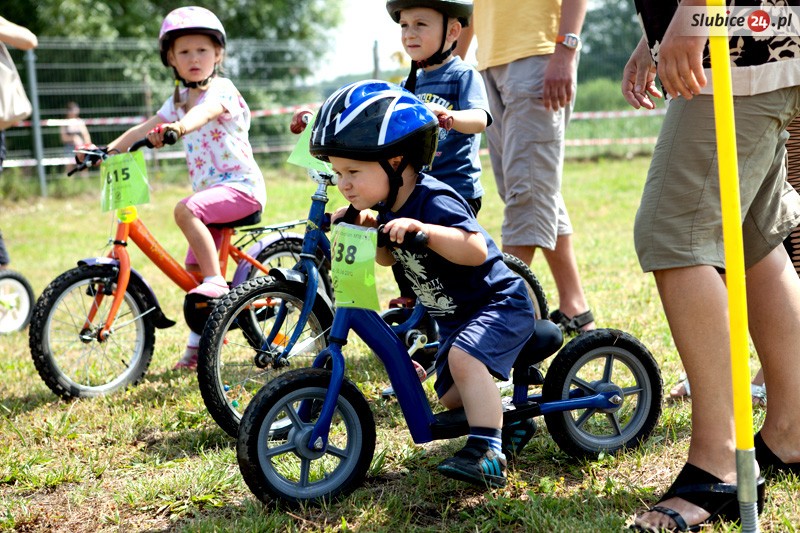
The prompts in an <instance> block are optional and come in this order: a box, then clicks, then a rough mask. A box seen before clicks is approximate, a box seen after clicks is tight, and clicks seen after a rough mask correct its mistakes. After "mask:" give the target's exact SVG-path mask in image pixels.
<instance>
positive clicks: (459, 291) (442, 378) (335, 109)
mask: <svg viewBox="0 0 800 533" xmlns="http://www.w3.org/2000/svg"><path fill="white" fill-rule="evenodd" d="M438 129H439V128H438V120H437V119H436V116H435V115H434V114H433V113H432V112H431V111H430V110H429V109H428V108H427V107H425V105H424V104H423V103H422V102H421V101H420V100H419V99H417V98H416V97H414V95H413V94H411V93H410V92H408V91H406V90H404V89H402V88H401V87H399V86H396V85H392V84H389V83H386V82H381V81H377V80H369V81H364V82H357V83H354V84H351V85H348V86H345V87H343V88H341V89H340V90H339V91H337V92H336V93H334V94H333V95H332V96H331V97H329V98H328V99H327V100H326V102H325V103H324V104H323V106H322V108H321V109H320V111H319V113H318V114H317V117H316V120H315V123H314V129H313V131H312V134H311V143H310V149H311V153H312V154H313V155H314V156H316V157H318V158H320V159H324V160H328V161H330V162H331V164H332V166H333V169H334V171H335V173H336V174H337V176H338V184H337V185H338V187H339V190H340V192H341V193H342V194H343V195H344V196H345V198H346V199H347V200H348V201H349V202H350V204H351V206H352V207H354V208H355V209H356V210H358V211H359V214H358V217H357V218H356V222H355V223H356V224H360V225H363V226H370V227H377V226H378V225H379V224H385V230H384V231H385V232H386V233H388V235H389V237H390V239H391V240H392V241H394V242H398V243H401V242H402V241H403V239H404V237H405V235H406V233H407V232H410V231H424V232H425V233H427V235H428V236H429V239H430V240H429V243H428V247H427V248H426V249H425V250H423V251H419V252H417V251H414V252H411V251H406V250H400V249H394V250H392V251H391V252H390V251H388V250H386V249H379V250H378V257H377V261H378V262H379V263H380V264H382V265H391V264H393V263H395V262H398V263H400V264H401V265H402V267H403V272H404V274H405V276H406V277H407V279H408V280H409V282H410V284H411V286H412V287H413V288H414V291H415V293H416V295H417V297H418V298H419V300H420V301H421V302H423V303H424V305H425V306H426V308H427V310H428V312H429V313H430V314H431V316H432V317H434V319H435V320H436V321H437V324H438V326H439V331H440V348H439V352H438V353H437V355H436V372H437V381H436V385H435V389H436V393H437V395H438V396H439V398H440V401H441V402H442V404H443V405H444V406H445V407H447V408H449V409H453V408H456V407H460V406H463V407H464V410H465V412H466V415H467V420H468V422H469V425H470V435H469V437H468V439H467V443H466V446H465V447H464V448H463V449H462V450H460V451H459V452H458V453H456V455H455V456H454V457H452V458H449V459H447V460H445V461H444V462H442V463H441V464H440V465H439V471H440V472H441V473H442V474H444V475H446V476H449V477H453V478H456V479H461V480H464V481H468V482H471V483H475V484H478V485H485V486H489V487H502V486H505V484H506V464H507V463H506V455H505V453H506V452H505V450H504V447H503V434H502V431H501V429H500V428H501V426H502V421H503V414H502V405H501V401H500V393H499V391H498V389H497V387H496V385H495V383H494V380H493V377H495V378H499V379H507V378H508V374H509V372H510V370H511V368H512V365H513V363H514V360H515V359H516V357H517V355H518V353H519V351H520V350H521V349H522V347H523V346H524V345H525V343H526V342H527V340H528V339H529V338H530V336H531V334H532V333H533V331H534V327H535V325H536V322H535V319H534V317H533V305H532V303H531V300H530V297H529V296H528V293H527V290H526V289H525V286H524V282H523V281H522V279H521V278H519V277H518V276H516V275H515V274H514V273H513V272H511V271H510V270H509V269H508V267H506V265H505V263H504V262H503V257H502V254H501V252H500V250H499V249H498V247H497V246H496V245H495V243H494V241H493V240H492V238H491V237H490V236H489V234H488V233H487V232H486V231H485V230H484V229H483V228H482V227H481V226H480V225H479V224H478V223H477V220H476V219H475V215H474V214H473V212H472V210H471V209H470V207H469V205H468V204H467V203H466V201H465V200H464V199H463V198H462V197H461V196H460V195H459V194H458V193H456V192H455V191H454V190H453V189H452V188H451V187H449V186H448V185H446V184H444V183H442V182H441V181H439V180H436V179H432V178H431V177H430V176H428V175H426V174H423V173H420V170H421V169H423V167H425V166H427V165H429V164H430V162H431V160H432V159H433V155H434V152H435V150H436V146H437V138H438ZM370 209H373V210H376V211H377V215H376V214H375V213H373V212H372V211H370ZM341 215H342V210H340V211H339V212H337V213H336V214H335V215H334V218H337V217H338V216H341ZM554 329H555V327H554ZM546 332H547V329H546V328H544V329H543V331H542V334H547V333H546ZM556 333H557V330H556ZM537 334H539V332H538V331H537Z"/></svg>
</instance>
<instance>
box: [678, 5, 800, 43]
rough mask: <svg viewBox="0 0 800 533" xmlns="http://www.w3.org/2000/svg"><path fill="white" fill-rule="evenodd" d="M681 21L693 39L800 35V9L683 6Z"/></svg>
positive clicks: (680, 8) (687, 33)
mask: <svg viewBox="0 0 800 533" xmlns="http://www.w3.org/2000/svg"><path fill="white" fill-rule="evenodd" d="M677 16H678V18H679V20H680V21H681V26H682V29H683V30H684V31H682V32H681V33H682V34H683V35H690V36H705V37H708V36H723V35H726V34H727V35H729V36H749V37H780V36H800V8H797V7H786V6H784V7H752V6H728V7H724V6H719V7H714V6H709V7H703V6H701V7H696V6H681V7H679V8H678V15H677Z"/></svg>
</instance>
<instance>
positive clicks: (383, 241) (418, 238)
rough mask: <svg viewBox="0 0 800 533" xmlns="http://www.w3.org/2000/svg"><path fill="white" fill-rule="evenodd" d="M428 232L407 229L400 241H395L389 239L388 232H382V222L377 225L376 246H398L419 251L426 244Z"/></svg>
mask: <svg viewBox="0 0 800 533" xmlns="http://www.w3.org/2000/svg"><path fill="white" fill-rule="evenodd" d="M428 240H429V238H428V234H427V233H425V232H424V231H409V232H408V233H406V234H405V236H404V237H403V242H402V243H396V242H394V241H392V240H390V239H389V234H388V233H384V232H383V224H381V225H380V226H378V247H379V248H384V247H388V248H400V249H402V250H409V251H412V252H414V251H419V250H423V249H425V248H426V247H427V246H428Z"/></svg>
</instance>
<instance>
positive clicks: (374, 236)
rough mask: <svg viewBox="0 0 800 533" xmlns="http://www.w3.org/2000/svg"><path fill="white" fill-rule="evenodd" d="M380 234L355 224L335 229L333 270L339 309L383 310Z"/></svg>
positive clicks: (337, 226)
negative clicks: (377, 271) (377, 258)
mask: <svg viewBox="0 0 800 533" xmlns="http://www.w3.org/2000/svg"><path fill="white" fill-rule="evenodd" d="M377 249H378V231H377V230H376V229H375V228H365V227H363V226H354V225H352V224H344V223H342V224H337V225H335V226H334V227H333V241H332V245H331V270H332V277H333V293H334V296H335V298H336V307H358V308H361V309H372V310H374V311H377V310H378V309H380V306H379V305H378V290H377V288H376V286H375V252H376V250H377Z"/></svg>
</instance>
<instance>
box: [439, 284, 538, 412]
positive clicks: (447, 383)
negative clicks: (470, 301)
mask: <svg viewBox="0 0 800 533" xmlns="http://www.w3.org/2000/svg"><path fill="white" fill-rule="evenodd" d="M515 285H516V290H514V292H513V293H511V294H510V295H509V294H508V293H507V292H505V293H504V294H501V295H500V296H501V298H499V299H498V300H497V301H492V302H489V303H488V304H487V305H486V306H484V307H483V308H482V309H481V310H480V311H478V312H477V313H476V314H475V315H473V316H472V317H470V318H469V320H467V321H466V322H465V323H463V324H462V325H461V327H459V328H457V329H455V330H454V331H451V332H447V331H446V330H445V329H443V328H442V327H441V324H440V329H439V333H440V335H441V337H440V345H439V352H438V353H437V354H436V376H437V378H436V385H435V386H434V388H435V389H436V394H437V395H438V396H439V397H440V398H441V397H442V396H443V395H444V394H445V393H446V392H447V391H448V390H450V387H452V386H453V376H452V375H451V374H450V367H449V366H448V364H447V357H448V354H449V353H450V348H451V347H452V346H456V347H458V348H460V349H462V350H464V351H465V352H467V353H468V354H470V355H471V356H473V357H474V358H475V359H477V360H479V361H480V362H482V363H483V364H484V365H486V368H488V369H489V373H490V374H492V375H493V376H494V377H496V378H498V379H501V380H507V379H508V377H509V374H510V373H511V368H512V367H513V366H514V361H516V359H517V355H519V352H520V351H521V350H522V348H523V347H524V346H525V343H526V342H528V339H530V337H531V335H532V334H533V331H534V327H535V325H536V319H535V318H534V314H533V304H532V303H531V300H530V297H529V296H528V292H527V290H526V289H525V284H524V282H523V281H522V280H521V279H518V280H515Z"/></svg>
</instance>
